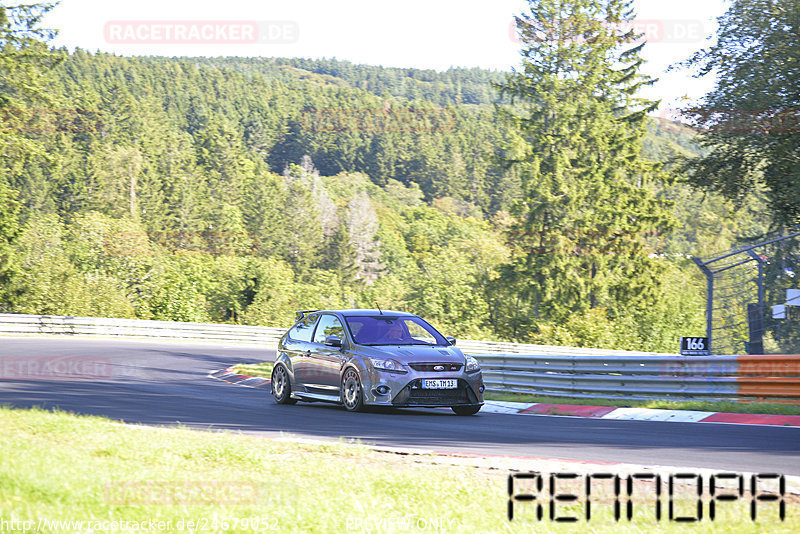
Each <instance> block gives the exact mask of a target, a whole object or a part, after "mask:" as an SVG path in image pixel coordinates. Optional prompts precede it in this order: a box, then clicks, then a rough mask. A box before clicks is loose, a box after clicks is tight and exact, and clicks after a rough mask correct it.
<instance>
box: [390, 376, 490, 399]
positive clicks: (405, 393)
mask: <svg viewBox="0 0 800 534" xmlns="http://www.w3.org/2000/svg"><path fill="white" fill-rule="evenodd" d="M421 382H422V380H421V379H420V380H414V381H413V382H411V383H410V384H409V385H407V386H406V387H405V388H403V390H402V391H401V392H400V393H399V394H398V395H397V396H396V397H395V398H394V401H393V402H394V403H395V404H401V405H406V406H453V405H456V404H473V403H475V402H477V401H476V400H475V399H471V397H470V395H469V393H468V391H467V384H466V382H464V381H463V380H459V381H458V389H422V388H421V387H420V384H421ZM473 396H474V395H473Z"/></svg>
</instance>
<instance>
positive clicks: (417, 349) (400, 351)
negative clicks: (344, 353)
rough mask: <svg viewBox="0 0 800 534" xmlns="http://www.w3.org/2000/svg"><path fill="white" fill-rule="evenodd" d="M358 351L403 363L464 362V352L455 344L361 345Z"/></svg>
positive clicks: (368, 356) (372, 356) (369, 356)
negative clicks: (445, 345)
mask: <svg viewBox="0 0 800 534" xmlns="http://www.w3.org/2000/svg"><path fill="white" fill-rule="evenodd" d="M357 352H359V353H360V354H362V355H364V356H366V357H367V358H381V359H389V358H391V359H395V360H397V361H399V362H403V363H414V362H420V363H422V362H430V363H450V362H453V363H462V364H463V363H464V353H463V352H461V349H458V348H456V347H454V346H452V345H451V346H449V347H444V346H438V347H435V346H425V345H381V346H361V347H359V348H358V349H357Z"/></svg>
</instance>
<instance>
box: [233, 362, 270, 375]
mask: <svg viewBox="0 0 800 534" xmlns="http://www.w3.org/2000/svg"><path fill="white" fill-rule="evenodd" d="M232 370H233V372H234V373H239V374H240V375H249V376H260V377H263V378H270V375H271V374H272V363H270V362H264V363H255V364H247V363H237V364H236V365H234V366H233V369H232Z"/></svg>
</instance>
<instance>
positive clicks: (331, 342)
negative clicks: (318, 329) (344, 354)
mask: <svg viewBox="0 0 800 534" xmlns="http://www.w3.org/2000/svg"><path fill="white" fill-rule="evenodd" d="M325 344H326V345H328V346H329V347H341V346H342V340H341V339H339V338H338V337H336V336H328V337H326V338H325Z"/></svg>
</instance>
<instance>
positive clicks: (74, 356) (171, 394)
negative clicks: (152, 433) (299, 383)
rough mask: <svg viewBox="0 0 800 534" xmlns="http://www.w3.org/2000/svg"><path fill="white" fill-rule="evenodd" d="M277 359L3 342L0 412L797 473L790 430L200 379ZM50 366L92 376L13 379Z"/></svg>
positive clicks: (215, 351) (179, 347)
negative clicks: (344, 398) (378, 408)
mask: <svg viewBox="0 0 800 534" xmlns="http://www.w3.org/2000/svg"><path fill="white" fill-rule="evenodd" d="M274 357H275V351H274V350H273V349H263V350H262V349H257V348H256V349H252V348H250V349H248V348H242V347H225V346H220V345H199V344H189V343H186V344H179V343H161V344H158V343H150V342H139V341H115V340H95V339H85V338H84V339H76V338H66V337H65V338H56V337H43V338H35V337H31V338H10V337H0V404H2V405H9V406H12V407H18V408H26V407H31V406H42V407H47V408H54V407H58V408H60V409H62V410H67V411H71V412H76V413H81V414H93V415H103V416H106V417H110V418H113V419H118V420H123V421H126V422H130V423H143V424H151V425H172V424H176V423H181V424H183V425H187V426H191V427H196V428H203V429H208V428H213V429H225V430H232V431H241V432H244V433H248V434H255V435H263V436H269V437H272V436H279V435H284V436H286V435H293V436H301V437H305V438H316V439H338V438H340V437H342V438H358V439H360V440H362V441H364V442H366V443H372V444H378V445H384V446H394V447H412V448H416V449H430V450H437V451H456V452H469V453H479V454H491V455H508V456H523V457H535V458H563V459H574V460H583V461H605V462H623V463H633V464H644V465H662V466H680V467H703V468H711V469H719V470H730V471H737V472H762V473H766V472H777V473H782V474H785V475H800V429H797V428H787V427H767V426H747V425H726V424H712V423H702V424H698V423H672V422H649V421H614V420H602V419H580V418H570V417H553V416H520V415H501V414H491V413H484V414H478V415H477V416H473V417H457V416H455V415H453V414H452V412H450V411H449V410H413V411H412V410H396V411H392V412H388V413H363V414H351V413H348V412H345V410H344V409H343V408H340V407H338V406H332V405H323V404H316V403H315V404H308V403H298V404H297V405H295V406H279V405H277V404H275V403H274V401H273V400H272V398H271V397H270V396H269V395H268V394H267V393H266V392H265V391H264V390H258V389H251V388H246V387H241V386H235V385H231V384H228V383H225V382H221V381H218V380H213V379H210V378H208V377H207V376H206V375H207V374H208V373H209V372H211V371H216V370H219V369H222V368H225V367H228V366H229V365H231V364H233V363H239V362H257V361H264V360H272V359H273V358H274ZM56 359H62V360H63V361H68V362H72V364H75V362H78V365H83V366H84V367H83V368H86V369H92V368H97V369H99V370H100V371H99V372H98V373H97V376H95V377H94V378H92V379H84V380H74V379H73V380H63V379H54V378H53V377H52V376H45V375H46V373H45V375H42V374H41V373H39V374H37V373H36V372H30V373H23V374H22V375H21V374H20V372H19V365H18V364H19V362H20V361H23V360H30V361H36V362H38V363H39V364H41V365H43V364H44V363H45V362H55V361H56ZM93 366H94V367H93ZM28 369H30V368H28Z"/></svg>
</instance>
